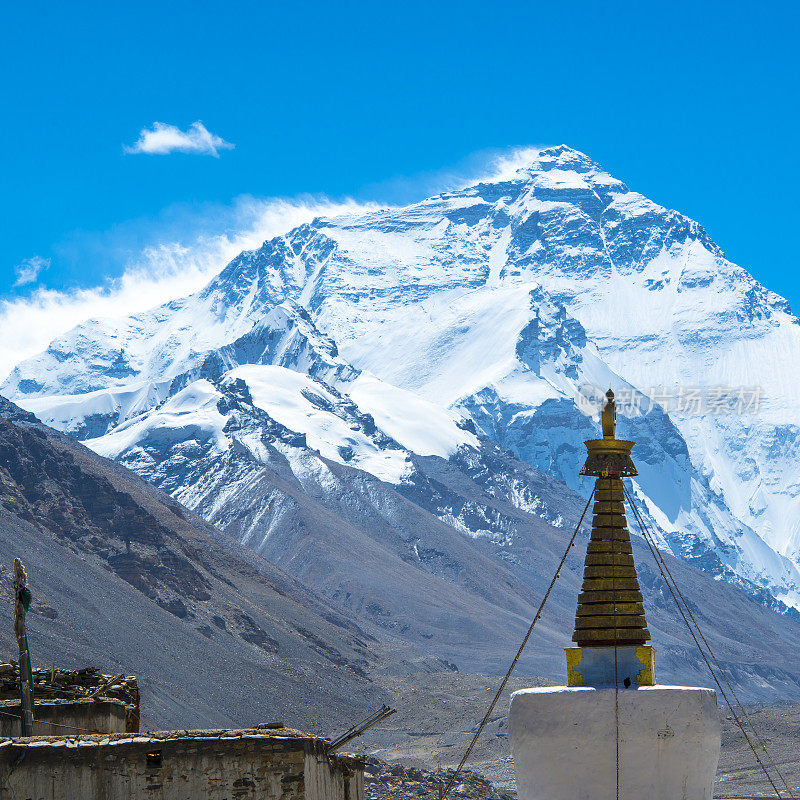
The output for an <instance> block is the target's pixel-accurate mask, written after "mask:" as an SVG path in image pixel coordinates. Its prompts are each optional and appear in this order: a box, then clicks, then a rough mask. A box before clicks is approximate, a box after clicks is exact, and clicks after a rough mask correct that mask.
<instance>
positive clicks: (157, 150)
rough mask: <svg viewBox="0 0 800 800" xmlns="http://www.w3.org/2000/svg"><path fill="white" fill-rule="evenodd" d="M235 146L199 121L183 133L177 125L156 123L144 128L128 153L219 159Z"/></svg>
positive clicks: (126, 150) (125, 149)
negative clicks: (186, 154)
mask: <svg viewBox="0 0 800 800" xmlns="http://www.w3.org/2000/svg"><path fill="white" fill-rule="evenodd" d="M234 147H235V145H233V144H231V143H230V142H226V141H225V140H224V139H223V138H222V137H220V136H217V135H216V134H214V133H211V131H210V130H208V128H206V126H205V125H203V123H202V122H200V121H199V120H198V121H197V122H194V123H192V125H191V127H190V128H189V129H188V130H185V131H182V130H181V129H180V128H178V127H176V126H175V125H168V124H167V123H165V122H154V123H153V126H152V128H142V130H141V131H140V132H139V138H138V139H137V140H136V142H135V143H134V144H133V145H131V146H130V147H127V146H126V147H124V148H123V150H124V151H125V152H126V153H146V154H148V155H160V156H164V155H168V154H169V153H195V154H197V155H202V156H214V158H219V151H220V150H233V148H234Z"/></svg>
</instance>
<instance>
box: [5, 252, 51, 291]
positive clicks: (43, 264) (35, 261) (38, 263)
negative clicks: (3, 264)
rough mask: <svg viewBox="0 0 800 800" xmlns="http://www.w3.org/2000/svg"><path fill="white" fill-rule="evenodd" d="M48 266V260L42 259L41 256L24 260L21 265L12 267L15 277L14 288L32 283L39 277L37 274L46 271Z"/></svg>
mask: <svg viewBox="0 0 800 800" xmlns="http://www.w3.org/2000/svg"><path fill="white" fill-rule="evenodd" d="M49 266H50V259H49V258H42V257H41V256H32V257H31V258H26V259H25V260H24V261H23V262H22V263H21V264H18V265H17V266H16V267H14V272H15V273H16V275H17V280H16V281H14V286H25V285H27V284H29V283H33V282H34V281H36V280H37V278H38V277H39V273H40V272H43V271H44V270H46V269H47V268H48V267H49Z"/></svg>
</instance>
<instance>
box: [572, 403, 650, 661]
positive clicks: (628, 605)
mask: <svg viewBox="0 0 800 800" xmlns="http://www.w3.org/2000/svg"><path fill="white" fill-rule="evenodd" d="M606 398H607V399H606V402H605V404H604V406H603V411H602V426H603V438H602V439H595V440H592V441H589V442H586V449H587V450H588V451H589V455H588V458H587V459H586V463H585V464H584V465H583V469H582V470H581V475H593V476H595V477H596V478H597V480H596V482H595V490H594V499H595V503H594V519H593V520H592V535H591V538H590V540H589V545H588V547H587V550H586V566H585V569H584V572H583V588H582V590H581V593H580V594H579V595H578V611H577V614H576V616H575V633H574V634H573V635H572V640H573V641H574V642H575V643H576V644H577V645H578V647H603V646H608V645H616V646H639V645H644V644H645V643H646V642H647V641H649V639H650V632H649V631H648V630H647V621H646V620H645V616H644V606H643V605H642V593H641V590H640V587H639V580H638V577H637V575H636V565H635V564H634V561H633V549H632V548H631V539H630V534H629V533H628V523H627V520H626V518H625V508H624V506H623V499H624V490H623V488H622V478H623V477H627V476H630V475H636V474H638V473H637V472H636V467H635V466H634V465H633V461H632V460H631V455H630V454H631V449H632V448H633V442H627V441H624V440H622V439H617V438H615V433H616V425H617V408H616V403H615V402H614V393H613V392H612V391H611V390H609V391H608V393H607V394H606Z"/></svg>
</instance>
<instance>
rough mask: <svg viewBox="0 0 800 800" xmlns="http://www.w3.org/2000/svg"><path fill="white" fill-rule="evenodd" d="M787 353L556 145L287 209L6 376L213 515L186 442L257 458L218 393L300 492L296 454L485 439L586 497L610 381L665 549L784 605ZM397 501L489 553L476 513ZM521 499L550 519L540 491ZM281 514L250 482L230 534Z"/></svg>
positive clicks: (250, 532) (700, 245)
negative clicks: (291, 221)
mask: <svg viewBox="0 0 800 800" xmlns="http://www.w3.org/2000/svg"><path fill="white" fill-rule="evenodd" d="M798 367H800V324H798V320H797V319H796V318H795V317H794V316H793V315H792V313H791V310H790V309H789V307H788V305H787V303H786V302H785V301H784V300H783V299H782V298H780V297H778V296H777V295H775V294H773V293H772V292H769V291H768V290H767V289H765V288H764V287H763V286H761V285H760V284H759V283H758V282H757V281H755V280H754V279H753V278H752V276H750V275H749V274H748V273H747V272H746V271H745V270H744V269H742V268H740V267H738V266H736V265H734V264H732V263H730V262H729V261H727V260H726V259H725V257H724V255H723V253H722V251H721V250H720V249H719V248H718V247H717V246H716V245H715V244H714V243H713V242H712V241H711V240H710V238H709V237H708V235H707V234H706V233H705V231H704V230H703V229H702V227H701V226H699V225H698V224H697V223H696V222H693V221H692V220H690V219H688V218H686V217H685V216H683V215H681V214H680V213H678V212H676V211H670V210H667V209H664V208H662V207H660V206H658V205H656V204H655V203H653V202H651V201H649V200H647V199H646V198H644V197H642V196H641V195H639V194H637V193H635V192H632V191H630V190H629V189H628V188H627V187H626V186H625V185H624V184H623V183H621V182H620V181H619V180H617V179H616V178H613V177H612V176H610V175H609V174H608V173H606V172H605V171H604V170H603V169H602V168H601V167H599V166H598V165H597V164H595V163H594V162H592V161H591V160H590V159H589V158H588V157H586V156H585V155H583V154H581V153H579V152H577V151H575V150H571V149H570V148H568V147H565V146H561V147H555V148H548V149H544V150H540V151H536V152H530V153H529V154H528V156H527V158H526V159H523V160H521V162H520V165H519V168H518V169H517V170H516V171H514V172H508V171H506V172H504V174H501V175H498V176H497V177H495V178H492V179H488V180H484V181H482V182H481V183H478V184H476V185H473V186H468V187H465V188H463V189H460V190H458V191H453V192H448V193H444V194H441V195H438V196H436V197H432V198H430V199H428V200H425V201H423V202H421V203H417V204H414V205H411V206H407V207H404V208H388V209H384V210H380V211H373V212H369V213H361V214H352V215H348V216H340V217H335V218H330V219H327V218H320V219H316V220H314V221H313V222H312V223H311V224H308V225H302V226H300V227H298V228H296V229H294V230H292V231H289V232H288V233H287V234H286V235H284V236H280V237H276V238H274V239H271V240H269V241H267V242H265V243H264V245H263V246H262V247H261V248H259V249H258V250H254V251H248V252H244V253H242V254H241V255H240V256H238V257H237V258H236V259H234V260H233V261H232V262H231V263H230V264H228V265H227V266H226V267H225V268H224V269H223V270H222V271H221V272H220V274H219V275H218V276H217V277H216V278H215V279H214V280H213V281H211V283H209V285H208V286H207V287H206V288H204V289H203V290H202V291H200V292H198V293H196V294H194V295H191V296H189V297H186V298H181V299H176V300H175V301H173V302H171V303H169V304H167V305H164V306H161V307H159V308H156V309H153V310H152V311H150V312H147V313H143V314H138V315H135V316H132V317H129V318H126V319H123V320H92V321H89V322H87V323H84V324H83V325H81V326H79V327H78V328H76V329H74V330H73V331H71V332H69V333H68V334H66V335H65V336H63V337H60V338H59V339H57V340H55V341H54V342H52V343H51V345H50V346H49V347H48V349H47V350H46V351H45V352H44V353H42V354H41V355H39V356H37V357H35V358H33V359H30V360H28V361H26V362H23V363H22V364H20V365H19V366H18V367H17V368H16V369H15V370H14V371H13V372H12V374H11V375H10V376H9V378H8V379H7V380H6V382H5V384H4V386H3V389H2V390H3V392H4V393H5V394H7V395H9V396H10V397H12V398H13V399H14V400H15V401H16V402H18V403H19V404H20V405H22V406H23V407H25V408H27V409H29V410H31V411H33V412H34V413H36V414H37V415H39V417H40V418H41V419H43V420H44V421H45V422H47V423H48V424H50V425H53V426H55V427H57V428H60V429H61V430H65V431H68V432H70V433H73V434H74V435H76V436H78V437H79V438H82V439H85V440H87V443H88V444H89V445H90V446H91V447H93V448H94V449H96V450H97V451H98V452H101V453H105V454H108V455H112V456H114V457H116V458H118V459H119V460H121V461H122V462H123V463H125V464H126V465H127V466H129V467H131V468H133V469H135V470H137V471H138V472H140V474H142V475H144V476H145V477H147V478H149V479H151V480H155V482H156V483H157V484H158V485H159V486H160V487H161V488H166V489H167V490H168V491H170V492H171V493H173V494H174V495H175V496H176V497H178V498H179V499H181V501H182V502H184V503H186V504H187V505H189V506H190V507H192V508H196V509H198V510H200V509H202V511H201V513H203V514H204V515H205V516H206V517H207V518H209V519H213V520H214V521H215V522H217V523H218V524H222V521H221V520H220V519H219V518H218V517H217V516H216V515H217V514H219V513H228V510H227V507H226V506H225V503H224V502H223V500H224V498H223V497H222V495H223V494H224V490H223V489H222V488H220V487H219V486H218V485H215V488H214V489H213V491H210V490H209V492H204V490H203V486H204V481H206V480H207V479H208V477H209V476H208V475H206V474H204V473H203V472H202V471H195V472H192V469H194V468H195V467H196V465H194V466H193V465H192V462H193V458H194V456H195V455H196V453H198V452H199V451H198V450H197V446H198V444H199V443H200V442H201V441H202V442H206V441H208V440H209V437H211V438H212V439H213V441H214V443H215V448H216V450H217V451H219V452H223V451H225V452H228V451H231V452H232V451H233V449H235V448H237V447H244V448H245V449H247V450H248V451H249V452H250V453H251V455H253V454H258V453H260V455H259V456H258V457H259V458H261V459H262V461H263V459H264V458H265V457H266V456H265V455H264V454H265V452H266V451H264V450H259V448H263V447H264V446H265V445H264V444H263V442H259V441H256V439H258V438H259V437H258V436H255V438H253V436H251V437H250V439H248V438H247V437H244V436H239V435H237V434H236V433H235V432H234V430H235V429H234V427H233V426H235V424H236V423H235V421H233V422H232V421H231V417H230V416H229V415H228V413H227V409H228V405H227V404H229V403H230V402H231V400H230V395H231V392H233V394H234V396H235V395H236V393H238V396H239V397H240V398H241V400H242V402H245V403H246V404H248V405H249V406H252V407H253V408H255V409H257V410H258V411H257V412H254V413H256V416H258V415H259V414H261V415H263V430H264V431H269V432H270V434H269V436H270V437H271V438H270V441H269V444H270V446H272V447H277V448H278V449H279V450H280V448H281V447H283V448H284V450H283V451H282V455H283V457H284V458H285V459H286V462H287V464H288V465H289V466H288V469H289V470H290V471H291V473H292V475H293V476H294V477H295V478H296V479H297V480H298V481H299V482H300V483H301V484H302V483H303V481H304V480H305V481H306V482H308V475H311V474H313V473H314V471H315V470H316V469H317V466H315V464H312V463H311V461H314V459H311V461H310V460H309V456H308V453H309V452H312V451H316V452H318V453H319V454H321V455H322V456H323V457H324V458H325V459H329V460H332V461H334V462H338V463H340V464H347V465H350V466H356V467H358V469H360V470H362V471H365V472H367V473H370V474H372V475H374V476H375V477H377V478H379V479H380V480H381V481H383V482H385V483H388V484H391V485H394V486H397V487H400V488H405V489H408V487H410V486H416V485H417V482H420V484H424V481H422V480H421V478H420V475H421V472H420V469H419V466H418V463H419V462H418V457H420V456H432V457H437V458H440V459H445V460H450V461H451V462H452V461H455V460H458V459H462V460H467V461H471V462H472V463H474V464H481V465H483V467H482V468H485V469H488V467H487V466H486V465H487V464H489V463H490V462H491V458H490V456H489V455H488V454H489V452H490V450H491V445H490V443H491V442H494V443H496V444H499V445H501V446H502V447H504V448H507V449H508V450H510V451H511V452H512V453H514V454H515V455H516V456H517V457H519V458H521V459H523V460H524V461H527V462H528V463H529V464H531V465H533V466H534V467H537V468H538V469H540V470H541V471H543V472H545V473H549V474H550V475H552V476H554V477H556V478H558V479H559V480H561V481H564V482H565V483H566V484H567V485H568V486H570V487H572V488H577V489H581V490H584V491H585V488H584V484H583V482H582V481H580V479H579V478H578V477H577V472H578V469H579V468H580V465H581V463H582V461H583V457H584V453H585V450H584V448H583V445H582V441H583V440H584V439H586V438H590V437H592V436H594V435H596V423H595V421H594V419H593V415H594V414H595V412H596V409H595V408H593V407H592V406H591V404H589V403H587V402H586V399H585V397H586V394H587V391H591V392H599V391H602V390H605V389H606V388H608V387H609V386H610V387H611V388H613V389H615V391H617V392H618V395H619V396H620V397H623V398H626V402H628V404H629V405H631V406H632V409H631V410H630V412H629V413H628V414H627V416H626V418H625V419H624V420H623V423H622V424H621V428H622V430H621V433H623V434H627V435H629V436H630V437H631V438H634V439H635V440H636V441H637V447H636V448H635V450H634V457H635V460H636V463H637V466H638V468H639V472H640V475H639V478H638V479H637V481H636V491H637V492H638V493H639V495H640V497H641V498H642V499H643V501H644V502H645V504H646V506H647V509H648V512H649V514H650V516H651V518H652V519H653V520H654V521H655V522H656V523H657V525H658V527H659V530H660V532H661V537H662V543H663V544H664V546H667V547H669V548H670V549H671V550H672V551H673V552H674V553H675V554H676V555H679V556H681V557H682V558H684V559H687V560H690V561H692V562H694V563H695V564H697V565H698V566H701V567H702V568H703V569H705V570H706V571H708V572H710V573H711V574H712V575H714V576H715V577H720V578H726V579H728V580H732V581H734V582H737V583H740V584H741V585H743V586H746V587H747V588H748V590H749V591H751V592H752V593H753V594H756V595H759V596H761V597H762V598H763V597H765V596H766V595H769V596H771V597H772V598H776V599H777V600H779V601H782V602H783V603H786V604H787V605H789V606H794V607H800V569H799V568H798V564H800V524H798V523H799V522H800V517H799V516H798V503H800V499H799V498H800V490H799V488H798V487H799V485H800V466H799V465H800V461H799V460H798V458H797V456H798V449H800V427H798V423H800V400H798V398H797V397H796V395H795V394H794V392H793V385H792V381H793V376H794V375H795V374H796V373H797V371H798ZM226 398H227V399H226ZM624 413H625V409H624V408H623V414H624ZM189 420H191V423H190V424H186V423H187V421H189ZM175 431H180V434H179V435H176V433H175ZM176 436H177V439H176ZM293 437H294V438H293ZM300 437H302V438H300ZM277 441H280V442H281V443H282V444H281V445H280V446H278V445H277V444H276V442H277ZM498 469H501V468H500V467H498ZM317 477H318V480H316V484H315V485H317V484H318V485H319V486H320V487H321V488H319V489H318V491H320V492H322V493H324V486H325V481H324V480H322V479H321V478H319V476H318V474H317ZM495 480H496V481H498V482H499V483H502V482H503V480H504V476H503V475H496V476H495ZM508 480H509V481H511V478H508ZM579 481H580V482H579ZM511 483H513V481H511ZM516 486H517V488H519V484H516ZM265 491H266V490H265ZM507 491H508V496H509V497H511V496H514V492H515V491H516V489H515V488H514V487H513V486H511V485H510V484H509V488H507ZM266 494H267V495H268V494H269V493H268V492H267V493H266ZM423 494H424V492H423ZM418 500H419V502H422V503H428V504H432V505H433V506H435V508H436V513H437V516H439V518H440V519H442V520H445V521H446V522H447V523H448V524H450V525H451V526H452V527H454V528H456V529H457V530H459V531H461V532H462V533H464V534H467V535H472V536H474V535H476V534H477V535H481V536H486V537H487V538H488V539H489V540H492V541H494V542H496V544H497V546H498V547H503V546H508V544H509V543H508V536H507V535H506V534H507V533H508V531H507V530H506V531H505V534H504V530H503V525H502V524H501V522H499V521H498V520H492V519H491V514H489V518H488V519H484V518H483V517H485V516H486V514H485V513H484V514H483V517H482V516H481V514H470V513H468V512H464V509H463V508H459V509H450V510H448V509H447V508H446V506H447V504H446V503H445V502H438V501H435V499H434V497H433V494H432V493H429V494H428V495H425V497H424V499H423V498H421V497H418ZM519 501H520V502H521V503H529V504H530V508H527V509H525V510H526V511H533V512H534V513H540V514H541V515H542V516H543V517H544V518H545V519H548V514H549V513H550V511H548V505H547V498H546V497H535V498H534V497H528V498H524V497H521V498H519ZM281 513H283V511H282V508H281V505H280V503H277V504H273V505H272V506H270V505H269V502H268V497H267V496H265V498H264V505H263V508H261V510H260V515H261V516H260V517H259V519H258V521H257V522H253V521H251V522H250V523H248V524H247V525H244V524H243V525H242V527H241V529H240V535H241V537H242V538H243V539H245V540H248V541H251V542H260V543H263V542H264V541H266V540H267V539H268V538H269V535H270V530H271V529H272V528H271V526H274V524H275V520H276V519H277V518H278V517H279V515H280V514H281ZM549 521H551V522H552V521H555V520H554V519H549ZM258 546H261V545H260V544H259V545H258Z"/></svg>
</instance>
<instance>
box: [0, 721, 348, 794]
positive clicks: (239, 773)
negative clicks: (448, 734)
mask: <svg viewBox="0 0 800 800" xmlns="http://www.w3.org/2000/svg"><path fill="white" fill-rule="evenodd" d="M2 776H5V779H3V777H2ZM363 780H364V763H363V761H362V760H360V759H357V758H355V757H353V756H348V755H341V754H339V753H335V752H330V749H329V743H328V742H327V741H326V740H324V739H321V738H319V737H317V736H312V735H310V734H307V733H302V732H301V731H296V730H291V729H289V728H283V727H276V726H274V725H265V726H259V727H256V728H248V729H245V730H194V731H159V732H156V733H133V734H131V733H113V734H84V735H81V736H64V735H61V736H34V737H28V738H24V739H23V738H17V739H6V740H4V741H0V800H140V799H141V800H145V798H147V800H251V799H252V800H363V794H364V789H363V786H364V782H363Z"/></svg>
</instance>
